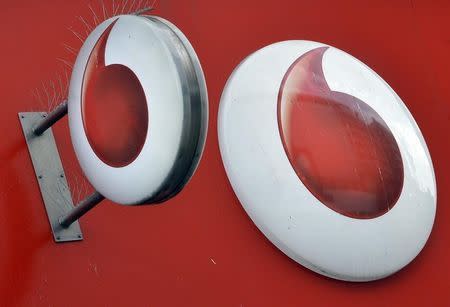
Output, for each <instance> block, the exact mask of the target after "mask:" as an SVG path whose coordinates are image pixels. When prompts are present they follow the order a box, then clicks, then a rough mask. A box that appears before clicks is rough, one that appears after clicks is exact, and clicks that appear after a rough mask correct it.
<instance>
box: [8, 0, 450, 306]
mask: <svg viewBox="0 0 450 307" xmlns="http://www.w3.org/2000/svg"><path fill="white" fill-rule="evenodd" d="M116 2H117V1H116ZM158 2H159V4H158V6H159V9H158V11H157V13H158V14H160V15H161V16H164V17H166V18H169V19H170V20H171V21H173V22H174V23H175V24H177V25H178V26H179V27H180V28H181V29H182V30H183V31H184V32H185V33H186V34H187V35H188V36H189V38H190V40H191V42H192V44H193V45H194V46H195V48H196V51H197V52H198V55H199V57H200V59H201V61H202V64H203V67H204V70H205V74H206V79H207V83H208V90H209V98H210V122H209V124H210V126H209V128H210V130H209V134H208V140H207V145H206V151H205V154H204V157H203V159H202V162H201V163H200V167H199V169H198V171H197V172H196V174H195V176H194V178H193V179H192V181H190V183H189V184H188V185H187V187H186V188H185V190H183V192H182V193H180V194H179V195H178V196H177V197H175V198H174V199H172V200H170V201H169V202H168V203H167V204H164V205H160V206H144V207H122V206H119V205H116V204H112V203H111V202H109V201H106V202H105V203H104V204H102V205H100V206H99V207H97V208H95V209H94V211H93V212H91V213H90V214H88V215H87V216H86V217H85V218H83V220H82V221H81V227H82V229H83V232H84V235H85V240H84V241H83V242H79V243H69V244H63V245H56V244H55V243H54V242H53V240H52V238H51V234H50V227H49V225H48V221H47V217H46V216H45V210H44V206H43V204H42V201H41V197H40V195H39V189H38V186H37V182H36V179H35V177H34V175H33V172H32V165H31V161H30V158H29V155H28V152H27V149H26V144H25V142H24V139H23V135H22V131H21V128H20V124H19V121H18V118H17V112H19V111H27V110H41V109H46V108H47V102H46V101H45V102H43V103H39V102H37V100H38V99H36V98H33V95H31V92H32V91H33V90H34V89H35V88H36V87H42V85H41V82H42V81H44V82H47V83H46V85H47V87H49V86H48V81H49V80H54V78H55V73H58V72H60V71H61V70H62V68H61V64H60V63H59V61H58V60H57V59H56V58H61V57H63V58H64V57H66V55H67V56H69V55H70V53H69V52H66V51H65V49H64V47H63V46H62V45H61V43H63V42H65V43H67V44H70V45H76V44H77V42H78V44H79V41H78V40H77V38H76V37H74V36H73V35H72V34H71V33H70V32H69V31H67V30H66V28H67V27H71V26H72V27H73V28H74V29H76V30H78V32H80V33H84V32H83V31H82V23H81V22H80V21H79V20H78V19H77V17H76V16H78V15H80V16H83V17H86V18H88V17H89V16H91V15H89V14H90V11H89V8H88V6H87V5H88V2H87V1H46V0H42V1H31V0H28V1H2V6H1V10H0V15H1V28H0V32H1V33H0V34H1V35H0V38H1V45H0V54H1V58H2V64H1V67H2V70H1V73H0V93H1V96H2V107H1V110H2V120H1V121H0V128H1V129H0V131H2V132H3V135H2V141H1V142H0V158H1V159H0V161H1V163H2V164H1V167H0V306H2V307H3V306H236V307H239V306H245V307H246V306H313V305H318V306H362V305H363V306H400V305H406V306H449V305H450V296H449V295H448V290H449V288H450V260H449V259H450V244H448V242H449V240H450V223H448V218H449V216H450V206H448V203H449V202H450V190H449V189H448V186H449V184H450V177H449V174H450V160H449V159H448V157H449V156H450V143H449V142H448V131H449V130H450V105H449V101H450V92H449V91H448V84H449V81H450V79H449V74H448V72H449V71H450V59H449V57H448V55H449V54H450V19H449V18H448V16H450V7H449V4H448V2H447V1H441V2H439V1H435V2H431V1H428V0H413V1H411V0H405V1H403V0H399V1H388V0H381V1H373V2H372V3H367V2H364V3H362V2H361V1H356V0H344V1H339V2H338V1H324V0H321V1H299V0H286V1H278V2H276V1H275V2H274V1H268V0H259V1H256V0H255V1H253V0H252V1H237V0H230V1H220V2H217V1H207V0H196V1H170V0H167V1H158ZM95 3H97V2H95ZM94 6H95V5H94ZM94 9H95V11H96V12H97V14H102V13H101V11H100V10H99V9H98V8H96V7H94ZM91 20H92V19H91ZM287 39H308V40H316V41H322V42H325V43H328V44H330V45H333V46H336V47H338V48H340V49H342V50H344V51H346V52H348V53H350V54H352V55H354V56H356V57H357V58H359V59H361V60H362V61H364V62H365V63H367V64H368V65H369V66H370V67H372V68H373V69H374V70H375V71H377V72H378V73H379V74H380V75H381V76H382V77H383V79H385V80H386V81H387V82H389V84H390V85H391V86H392V87H393V88H394V90H395V91H396V92H397V93H398V94H399V96H400V97H402V99H403V100H404V102H405V103H406V105H407V106H408V107H409V109H410V110H411V112H412V114H413V115H414V117H415V119H416V121H417V122H418V124H419V126H420V128H421V130H422V132H423V134H424V136H425V138H426V140H427V144H428V146H429V149H430V152H431V156H432V158H433V163H434V167H435V171H436V179H437V188H438V208H437V216H436V222H435V227H434V229H433V232H432V234H431V237H430V240H429V241H428V243H427V245H426V247H425V249H424V250H423V251H422V253H421V254H420V255H419V256H418V257H417V258H416V259H415V260H414V261H413V262H412V263H411V264H410V265H409V266H408V267H406V268H405V269H403V270H402V271H400V272H399V273H397V274H395V275H393V276H392V277H389V278H387V279H385V280H381V281H377V282H372V283H365V284H352V283H345V282H339V281H335V280H331V279H328V278H326V277H322V276H319V275H317V274H315V273H312V272H310V271H309V270H307V269H305V268H303V267H301V266H300V265H298V264H296V263H295V262H294V261H291V260H290V259H289V258H288V257H286V256H285V255H283V254H282V253H280V252H279V251H278V250H277V249H276V248H275V247H274V246H273V245H272V244H270V243H269V242H268V241H267V240H266V239H265V237H264V236H263V235H262V234H261V233H260V232H259V231H258V230H257V228H256V227H255V226H254V225H253V224H252V222H251V221H250V219H249V218H248V217H247V215H246V214H245V211H244V210H243V209H242V208H241V206H240V204H239V202H238V201H237V198H236V197H235V195H234V193H233V191H232V189H231V187H230V185H229V183H228V180H227V178H226V175H225V172H224V169H223V166H222V162H221V159H220V154H219V149H218V144H217V133H216V128H217V125H216V120H217V109H218V103H219V99H220V95H221V92H222V89H223V86H224V84H225V82H226V80H227V78H228V76H229V75H230V73H231V72H232V70H233V69H234V67H235V66H236V65H237V64H238V63H239V62H240V61H241V60H242V59H243V58H244V57H245V56H247V55H248V54H250V53H251V52H253V51H255V50H257V49H259V48H261V47H263V46H265V45H267V44H270V43H273V42H276V41H280V40H287ZM42 96H45V94H44V95H41V98H42ZM54 131H55V136H56V139H57V143H58V148H59V151H60V154H61V156H62V159H63V164H64V166H65V169H66V175H67V177H68V179H69V181H70V182H71V185H72V187H73V186H75V181H76V180H75V179H76V178H79V177H80V176H81V173H80V170H79V167H78V165H77V162H76V160H75V155H74V153H73V150H72V145H71V143H70V139H69V131H68V127H67V120H66V119H64V120H63V121H62V122H61V123H58V124H57V126H56V127H55V129H54ZM76 194H77V193H75V196H76ZM86 194H87V192H86Z"/></svg>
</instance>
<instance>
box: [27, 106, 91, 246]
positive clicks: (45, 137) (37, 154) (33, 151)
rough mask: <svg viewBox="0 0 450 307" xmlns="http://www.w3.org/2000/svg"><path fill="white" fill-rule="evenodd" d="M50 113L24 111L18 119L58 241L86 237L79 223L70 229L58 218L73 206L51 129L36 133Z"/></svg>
mask: <svg viewBox="0 0 450 307" xmlns="http://www.w3.org/2000/svg"><path fill="white" fill-rule="evenodd" d="M46 116H47V113H45V112H21V113H19V120H20V123H21V125H22V130H23V133H24V136H25V140H26V142H27V145H28V151H29V153H30V156H31V160H32V162H33V167H34V172H35V173H36V179H37V181H38V183H39V188H40V190H41V195H42V199H43V200H44V205H45V209H46V211H47V216H48V219H49V222H50V226H51V228H52V233H53V238H54V240H55V242H57V243H60V242H68V241H80V240H83V234H82V232H81V229H80V224H79V223H78V222H77V221H75V222H73V223H72V224H71V225H70V226H68V227H67V228H64V227H63V226H61V224H60V222H59V219H60V218H61V217H62V216H64V215H65V214H66V213H68V212H69V211H71V210H72V209H73V208H74V205H73V201H72V196H71V194H70V190H69V186H68V184H67V180H66V175H65V174H64V169H63V166H62V163H61V159H60V157H59V153H58V148H57V147H56V143H55V138H54V137H53V131H52V129H51V128H48V129H47V130H45V131H44V132H43V133H42V134H41V135H39V136H38V135H36V134H35V132H34V131H33V128H34V127H35V126H36V125H37V124H38V123H39V122H41V121H42V119H43V118H45V117H46Z"/></svg>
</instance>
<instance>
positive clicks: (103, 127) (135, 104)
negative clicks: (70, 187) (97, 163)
mask: <svg viewBox="0 0 450 307" xmlns="http://www.w3.org/2000/svg"><path fill="white" fill-rule="evenodd" d="M115 24H116V22H115V21H114V22H113V23H112V24H111V25H110V26H109V27H108V28H107V29H106V30H105V32H103V34H102V35H101V36H100V38H99V40H98V41H97V43H96V44H95V46H94V48H93V49H92V52H91V54H90V55H89V59H88V62H87V64H86V70H85V72H84V76H83V86H82V105H81V112H82V113H83V115H82V116H83V124H84V130H85V132H86V136H87V139H88V141H89V144H90V145H91V147H92V149H93V150H94V152H95V154H96V155H97V156H98V157H99V158H100V160H102V161H103V162H105V163H106V164H108V165H110V166H113V167H123V166H126V165H128V164H130V163H131V162H133V161H134V160H135V159H136V158H137V157H138V155H139V153H140V152H141V150H142V147H143V146H144V143H145V138H146V136H147V129H148V108H147V100H146V98H145V93H144V90H143V88H142V86H141V83H140V81H139V79H138V77H137V76H136V75H135V74H134V73H133V71H131V69H129V68H128V67H126V66H124V65H121V64H112V65H108V66H105V48H106V42H107V41H108V37H109V33H111V30H112V28H113V27H114V25H115Z"/></svg>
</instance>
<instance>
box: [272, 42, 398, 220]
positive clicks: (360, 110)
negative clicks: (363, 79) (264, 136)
mask: <svg viewBox="0 0 450 307" xmlns="http://www.w3.org/2000/svg"><path fill="white" fill-rule="evenodd" d="M326 49H327V47H321V48H317V49H314V50H312V51H309V52H307V53H305V54H304V55H303V56H301V57H300V58H299V59H298V60H297V61H296V62H295V63H294V64H293V65H292V66H291V67H290V69H289V70H288V72H287V73H286V75H285V77H284V79H283V82H282V84H281V88H280V93H279V99H278V122H279V128H280V134H281V138H282V142H283V145H284V148H285V151H286V153H287V156H288V158H289V161H290V162H291V165H292V166H293V168H294V170H295V172H296V173H297V175H298V177H299V178H300V180H301V181H302V182H303V184H304V185H305V186H306V187H307V188H308V190H309V191H310V192H311V193H312V194H313V195H314V196H315V197H316V198H317V199H319V200H320V201H321V202H322V203H323V204H325V205H326V206H327V207H329V208H330V209H332V210H334V211H336V212H338V213H340V214H343V215H345V216H349V217H353V218H359V219H369V218H374V217H377V216H380V215H383V214H384V213H386V212H387V211H389V210H390V209H391V208H392V207H393V206H394V205H395V204H396V202H397V200H398V198H399V196H400V194H401V191H402V188H403V180H404V178H403V177H404V174H403V162H402V158H401V154H400V150H399V148H398V145H397V142H396V140H395V138H394V136H393V135H392V132H391V131H390V129H389V128H388V126H387V125H386V123H385V122H384V121H383V119H382V118H381V117H380V116H379V115H378V114H377V113H376V111H375V110H373V109H372V108H371V107H370V106H369V105H367V104H366V103H365V102H364V101H361V100H360V99H358V98H356V97H353V96H351V95H348V94H345V93H340V92H335V91H331V90H330V88H329V87H328V84H327V82H326V80H325V77H324V74H323V70H322V58H323V54H324V53H325V51H326Z"/></svg>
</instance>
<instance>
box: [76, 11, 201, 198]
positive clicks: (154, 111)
mask: <svg viewBox="0 0 450 307" xmlns="http://www.w3.org/2000/svg"><path fill="white" fill-rule="evenodd" d="M68 100H69V106H68V113H69V125H70V132H71V137H72V142H73V145H74V149H75V152H76V155H77V158H78V160H79V162H80V165H81V168H82V169H83V172H84V173H85V175H86V177H87V179H88V180H89V181H90V182H91V183H92V185H93V186H94V188H95V189H96V190H97V191H98V192H99V193H101V195H104V196H105V197H106V198H108V199H110V200H112V201H114V202H117V203H120V204H125V205H135V204H142V203H159V202H162V201H165V200H167V199H168V198H170V197H172V196H174V195H175V194H176V193H178V192H179V191H180V190H181V189H182V188H183V186H184V185H185V184H186V183H187V181H188V180H189V179H190V178H191V176H192V174H193V173H194V171H195V169H196V167H197V165H198V162H199V160H200V157H201V154H202V151H203V148H204V143H205V139H206V131H207V121H208V100H207V91H206V84H205V80H204V76H203V71H202V69H201V66H200V62H199V60H198V58H197V55H196V54H195V52H194V49H193V48H192V46H191V45H190V43H189V41H188V40H187V39H186V37H185V36H184V35H183V34H182V33H181V32H180V30H178V29H177V28H176V27H175V26H174V25H172V24H171V23H169V22H168V21H167V20H164V19H161V18H158V17H153V16H132V15H123V16H116V17H113V18H111V19H108V20H106V21H104V22H103V23H101V24H100V25H99V26H97V27H96V28H95V29H94V30H93V31H92V33H91V34H90V35H89V37H88V38H87V39H86V41H85V43H84V44H83V46H82V48H81V50H80V52H79V54H78V57H77V60H76V63H75V66H74V70H73V73H72V78H71V82H70V89H69V99H68Z"/></svg>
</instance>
